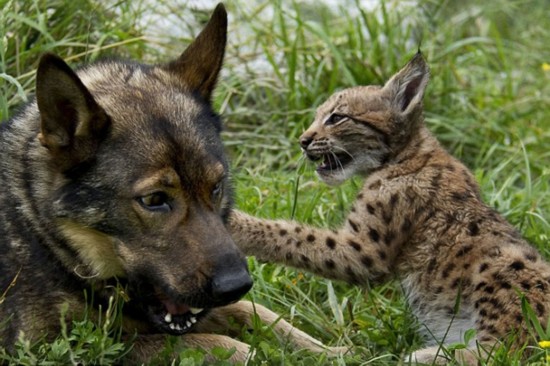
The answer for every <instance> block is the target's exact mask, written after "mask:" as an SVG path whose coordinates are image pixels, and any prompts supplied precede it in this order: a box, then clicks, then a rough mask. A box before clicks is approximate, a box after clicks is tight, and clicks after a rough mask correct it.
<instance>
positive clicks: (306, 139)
mask: <svg viewBox="0 0 550 366" xmlns="http://www.w3.org/2000/svg"><path fill="white" fill-rule="evenodd" d="M312 141H313V137H310V136H305V137H300V146H301V147H302V148H303V149H307V147H308V146H309V145H310V144H311V142H312Z"/></svg>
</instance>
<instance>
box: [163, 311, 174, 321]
mask: <svg viewBox="0 0 550 366" xmlns="http://www.w3.org/2000/svg"><path fill="white" fill-rule="evenodd" d="M164 321H165V322H166V323H172V314H170V313H166V316H165V317H164Z"/></svg>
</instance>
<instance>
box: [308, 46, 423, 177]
mask: <svg viewBox="0 0 550 366" xmlns="http://www.w3.org/2000/svg"><path fill="white" fill-rule="evenodd" d="M428 76H429V74H428V68H427V65H426V63H425V61H424V60H423V59H422V57H421V56H418V57H414V58H413V59H412V60H411V61H410V62H409V63H408V64H407V65H406V66H405V67H404V68H403V69H402V70H401V71H399V72H398V73H397V74H396V75H394V76H393V77H392V78H391V79H390V80H389V81H388V82H387V83H386V85H384V86H383V87H380V86H359V87H353V88H349V89H345V90H342V91H340V92H337V93H335V94H333V95H332V96H331V97H330V98H329V99H328V100H327V101H325V102H324V103H323V104H322V105H321V106H320V107H319V108H318V109H317V112H316V115H315V120H314V121H313V123H312V124H311V126H310V127H309V128H308V129H307V130H306V131H305V132H304V133H303V134H302V136H301V137H300V145H301V147H302V150H303V152H304V154H305V155H306V156H307V157H308V158H309V159H310V160H313V161H320V164H319V165H318V166H317V174H318V175H319V177H320V178H321V180H323V181H324V182H325V183H327V184H330V185H336V184H339V183H342V182H343V181H345V180H346V179H348V178H350V177H351V176H352V175H354V174H359V175H367V174H369V173H370V172H372V171H373V170H375V169H378V168H380V167H381V166H383V165H384V164H387V163H389V162H391V160H392V159H393V158H394V157H395V156H397V155H398V153H399V152H400V151H401V150H403V148H404V147H405V145H406V142H407V141H410V140H411V136H412V135H413V134H414V133H415V131H416V130H417V127H418V125H420V123H419V122H421V119H422V117H421V110H422V96H423V94H424V89H425V87H426V84H427V82H428Z"/></svg>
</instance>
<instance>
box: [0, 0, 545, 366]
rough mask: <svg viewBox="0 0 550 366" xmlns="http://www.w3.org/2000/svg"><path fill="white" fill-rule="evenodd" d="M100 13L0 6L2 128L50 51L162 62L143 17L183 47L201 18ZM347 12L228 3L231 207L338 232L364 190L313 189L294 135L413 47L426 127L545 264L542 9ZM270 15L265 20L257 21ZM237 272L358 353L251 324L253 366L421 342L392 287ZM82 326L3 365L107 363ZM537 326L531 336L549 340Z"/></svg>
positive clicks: (77, 58)
mask: <svg viewBox="0 0 550 366" xmlns="http://www.w3.org/2000/svg"><path fill="white" fill-rule="evenodd" d="M99 3H100V2H97V3H95V2H92V1H88V0H77V1H74V2H65V1H48V2H46V1H40V0H35V1H32V0H19V1H6V0H0V4H1V5H2V9H3V10H2V12H1V13H0V42H1V43H0V116H1V117H2V119H5V118H6V117H7V116H9V115H10V114H11V113H13V111H14V110H15V109H16V108H17V106H18V105H20V104H21V103H22V102H23V101H24V100H25V98H24V95H27V94H28V93H31V92H32V91H33V82H34V73H33V70H34V68H35V67H36V62H37V59H38V57H39V55H40V54H41V53H42V52H44V51H54V52H56V53H58V54H60V55H62V56H63V57H65V58H66V59H68V60H70V61H72V62H74V63H75V64H78V63H82V62H85V61H90V60H94V59H96V58H97V57H100V56H107V55H111V54H117V55H123V56H127V57H132V58H138V59H143V60H146V61H158V60H166V59H168V58H169V57H172V56H175V55H176V54H177V53H179V52H181V50H183V48H184V47H185V44H187V42H188V39H189V38H188V37H186V39H183V40H182V39H175V38H174V37H168V36H167V37H161V38H155V41H152V40H151V39H146V38H145V37H143V34H144V31H145V29H143V26H142V25H141V24H143V23H141V22H139V21H138V20H139V19H140V18H141V17H143V11H144V10H146V11H149V12H156V13H162V12H166V13H169V14H181V18H182V19H181V22H179V26H180V27H181V29H182V30H183V31H184V32H185V33H186V34H188V36H189V37H191V36H193V35H195V34H196V32H197V31H198V29H200V24H201V23H202V22H203V21H204V20H205V19H206V17H207V16H208V13H205V12H202V11H193V10H192V9H189V8H187V7H186V6H185V5H176V4H173V3H171V2H170V1H169V0H162V1H160V2H159V3H156V4H155V7H154V8H151V9H146V6H145V4H142V3H138V4H137V5H136V4H135V3H134V5H132V6H130V5H129V4H130V2H126V1H121V2H118V3H116V6H115V7H112V8H109V7H107V6H105V5H98V4H99ZM174 3H175V2H174ZM359 3H360V2H359V1H356V2H353V1H349V2H346V4H348V5H347V6H345V7H344V6H341V7H338V8H336V9H329V8H328V7H325V6H322V5H319V4H317V3H316V2H315V3H313V2H312V3H302V2H298V1H290V0H289V1H274V2H268V1H256V2H245V1H244V0H237V1H228V2H227V4H226V5H227V8H228V11H229V13H230V14H231V17H232V18H231V20H232V21H231V23H230V32H229V47H228V50H227V57H226V62H225V71H224V74H223V78H222V80H221V81H220V84H219V88H218V91H217V93H216V98H215V103H216V106H217V108H218V109H219V110H220V112H221V113H222V115H223V116H224V119H225V124H226V131H225V132H224V139H225V142H226V145H227V147H228V152H229V153H230V155H231V157H232V160H233V163H234V173H233V180H234V183H235V186H236V201H237V202H236V204H237V206H238V207H239V208H240V209H242V210H245V211H247V212H249V213H252V214H255V215H258V216H261V217H267V218H295V219H297V220H300V221H303V222H307V223H310V224H313V225H318V226H330V227H336V226H338V225H339V223H340V222H341V220H342V218H343V217H344V216H345V214H346V210H347V208H348V207H349V206H350V203H351V202H352V200H353V199H354V195H355V192H356V191H357V189H358V188H359V187H360V186H361V181H360V180H359V179H355V180H352V181H350V182H347V183H346V184H343V185H342V186H340V187H337V188H329V187H326V186H324V185H323V184H322V183H320V182H318V180H317V179H316V177H315V176H314V174H313V169H312V167H311V166H310V165H309V164H307V163H305V162H304V160H303V158H301V155H300V149H299V146H298V144H297V143H296V141H297V138H298V136H299V135H300V133H301V132H302V131H303V130H304V129H305V128H306V127H307V126H308V124H309V123H310V121H312V119H313V112H314V110H315V106H316V105H318V104H319V103H320V102H322V101H323V100H324V99H325V98H326V97H327V96H328V95H330V94H331V93H333V92H334V91H335V90H337V89H340V88H344V87H348V86H351V85H357V84H372V83H375V84H381V83H383V82H384V81H385V80H386V79H387V78H388V77H389V76H390V75H391V74H392V73H394V72H395V71H396V70H398V69H399V68H400V67H401V66H402V65H403V64H405V63H406V62H407V60H408V59H409V58H410V57H411V56H412V55H413V54H414V53H415V52H416V50H417V48H418V47H419V46H420V47H421V49H422V51H423V53H424V54H425V56H426V58H427V60H428V62H429V64H430V67H431V75H432V76H431V81H430V84H429V86H428V90H427V94H426V101H425V107H426V121H427V124H428V126H429V127H430V129H431V130H432V131H433V132H434V133H435V134H436V135H437V136H438V137H439V139H440V140H441V141H442V143H443V144H444V145H445V146H446V147H447V148H448V149H449V151H451V152H452V153H453V154H454V155H455V156H457V157H459V158H460V159H462V160H463V161H464V162H465V163H466V164H467V165H468V166H469V167H470V168H471V169H472V170H473V171H474V172H475V175H476V177H477V179H478V181H479V183H480V185H481V187H482V192H483V196H484V198H485V199H486V201H487V202H488V203H490V204H491V205H493V206H494V207H495V208H496V209H497V210H498V211H499V212H501V213H502V214H503V215H504V216H505V217H506V218H507V219H508V220H509V221H510V222H511V223H512V224H514V225H515V226H516V227H518V228H519V229H520V230H521V232H522V233H523V234H524V236H525V237H526V238H528V239H529V240H530V241H531V242H532V243H533V244H534V245H535V246H537V247H538V248H539V249H540V250H541V251H542V253H543V254H544V255H545V256H546V257H547V258H550V248H549V247H548V243H549V235H550V234H549V233H550V194H549V192H550V71H548V70H545V67H544V66H543V65H544V64H545V63H550V48H549V47H548V44H550V20H549V18H548V12H547V3H546V2H545V1H544V0H525V1H523V0H517V1H514V0H495V1H491V2H483V5H482V4H481V3H482V2H477V1H468V0H465V1H460V2H455V1H450V0H448V1H436V0H433V1H431V0H420V1H418V4H417V5H416V6H414V7H412V6H407V5H401V6H400V7H396V4H397V3H398V2H397V1H386V2H385V3H381V4H380V5H379V6H377V8H376V9H375V10H373V11H370V10H365V9H363V10H361V9H360V8H359ZM478 3H479V4H478ZM312 4H315V5H312ZM48 9H49V10H48ZM268 12H269V13H270V14H273V16H262V14H266V13H268ZM176 24H178V23H177V22H176ZM244 30H246V31H244ZM258 59H260V60H263V62H262V63H261V67H260V66H259V65H260V64H259V63H258V61H257V60H258ZM250 268H251V270H252V273H253V275H254V278H255V286H254V289H253V290H252V292H251V293H250V294H249V295H248V298H250V299H253V300H255V301H257V302H258V303H262V304H264V305H267V306H268V307H270V308H272V309H274V310H276V311H277V312H279V313H281V314H283V316H284V317H285V318H286V319H289V320H290V321H292V323H293V324H295V325H297V326H298V327H300V328H302V329H304V330H306V331H307V332H309V333H311V334H312V335H314V336H315V337H318V338H320V339H322V340H323V341H324V342H326V343H327V344H331V345H344V344H350V343H353V344H355V345H357V346H358V347H357V349H356V354H355V355H353V356H345V357H341V358H337V359H335V360H327V359H326V358H324V356H316V355H311V354H308V353H307V352H304V351H292V350H290V349H288V348H287V347H285V346H284V345H281V344H280V343H279V342H278V341H276V340H275V338H274V336H273V335H272V334H271V333H270V330H269V328H265V327H257V328H258V329H256V333H255V334H254V335H250V334H243V338H244V339H245V340H246V341H247V342H249V343H251V344H253V346H254V347H255V348H256V351H257V357H256V359H255V360H254V361H253V362H252V364H258V365H260V364H303V365H306V364H311V363H313V362H316V363H317V364H325V363H332V364H338V365H344V364H354V365H355V364H357V365H363V364H368V365H394V364H399V363H400V361H399V360H400V358H401V357H402V356H403V355H405V354H407V353H408V352H409V351H410V350H412V349H415V348H418V347H420V346H421V344H422V340H421V338H420V337H419V336H418V334H417V332H416V329H417V328H418V327H419V326H420V325H419V324H417V323H416V322H415V319H414V318H413V317H412V316H411V315H410V313H409V312H408V311H407V308H406V305H405V302H404V299H403V297H402V296H401V291H400V288H399V286H398V285H397V284H396V283H390V284H387V285H384V286H381V287H379V288H375V289H372V290H371V291H369V292H368V293H367V292H364V291H362V290H360V289H358V288H355V287H353V286H349V285H346V284H343V283H337V282H330V281H327V280H324V279H321V278H318V277H314V276H311V275H309V274H307V273H301V272H299V271H295V270H293V269H288V268H283V267H279V266H274V265H268V264H259V263H257V262H256V261H255V260H254V259H250ZM0 290H2V289H0ZM0 306H1V305H0ZM526 316H528V312H527V314H526ZM1 321H2V320H0V322H1ZM86 327H88V325H87V324H83V325H82V324H81V325H78V326H77V327H76V329H77V331H79V330H80V331H81V333H82V332H88V333H83V334H88V337H87V338H86V339H87V340H88V341H89V342H88V343H86V342H79V340H78V337H77V336H74V335H73V334H72V333H70V334H68V335H67V334H65V335H63V336H62V337H61V338H60V340H59V342H58V343H57V344H49V345H48V344H43V343H42V344H39V345H34V346H31V345H24V344H23V345H21V347H20V353H19V354H17V355H16V356H15V358H13V359H11V361H12V362H14V363H24V362H23V361H25V362H27V364H30V363H33V362H31V361H32V360H35V361H36V360H48V361H52V360H55V358H52V357H53V356H52V354H56V355H59V354H60V353H62V351H63V350H64V351H66V352H69V354H82V350H83V349H84V350H86V349H97V347H99V349H100V350H101V349H103V350H104V351H105V352H107V353H106V354H107V355H106V356H105V355H104V354H102V353H101V352H96V353H93V354H94V355H98V356H97V357H98V358H96V359H95V363H99V362H100V360H103V361H104V362H107V361H108V360H111V361H114V360H117V359H118V357H121V356H122V355H123V353H124V351H125V350H123V349H118V348H116V345H117V344H118V343H117V342H116V334H115V333H113V334H111V335H112V336H113V337H114V341H113V342H114V343H113V344H111V343H108V342H107V343H105V342H106V341H105V340H104V334H105V332H104V330H102V329H103V328H102V325H101V324H100V325H98V327H96V328H95V329H88V328H86ZM534 328H536V327H534ZM535 331H536V329H535ZM539 331H540V332H542V334H538V335H536V336H534V338H537V340H539V339H542V338H545V337H547V336H549V335H548V334H546V333H545V332H544V330H542V329H539ZM73 332H74V331H73ZM540 332H539V333H540ZM90 334H91V335H90ZM109 334H110V333H109ZM102 345H103V346H102ZM67 347H68V349H69V350H67ZM102 347H103V348H102ZM113 347H114V348H113ZM456 347H460V345H456ZM54 349H55V350H57V351H54ZM59 349H61V351H60V350H59ZM52 352H53V353H52ZM55 352H57V353H55ZM79 352H80V353H79ZM109 352H110V353H109ZM1 354H2V353H1V352H0V355H1ZM66 354H67V353H63V355H65V356H66ZM32 355H34V356H35V358H34V359H32ZM519 356H520V354H519V353H515V354H509V353H508V349H507V348H506V347H503V348H502V349H500V350H498V351H497V359H498V362H497V364H499V365H500V364H502V365H513V364H519V361H517V359H518V357H519ZM99 357H104V358H103V359H101V358H99ZM183 357H184V359H185V360H187V361H186V362H187V364H193V363H191V361H192V362H194V364H201V362H202V358H201V355H200V354H199V353H197V352H190V353H189V352H188V353H186V354H184V355H183ZM224 357H225V355H220V358H221V359H222V360H223V359H224ZM26 360H27V361H26ZM28 360H31V361H28ZM515 360H516V361H515ZM541 360H542V358H541V356H540V353H536V354H535V356H534V357H533V358H531V361H530V363H532V364H533V365H535V364H544V362H543V361H541ZM85 361H86V362H88V363H90V362H91V363H94V361H90V360H89V359H86V360H85ZM539 361H540V363H537V362H539ZM52 362H53V361H52ZM220 363H221V364H223V363H224V361H220Z"/></svg>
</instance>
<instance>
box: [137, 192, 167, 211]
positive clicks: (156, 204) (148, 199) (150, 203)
mask: <svg viewBox="0 0 550 366" xmlns="http://www.w3.org/2000/svg"><path fill="white" fill-rule="evenodd" d="M138 201H139V203H140V204H141V205H142V206H143V207H144V208H146V209H147V210H149V211H158V212H168V211H170V210H171V209H172V207H171V206H170V197H168V195H167V194H166V193H164V192H155V193H151V194H148V195H147V196H142V197H139V198H138Z"/></svg>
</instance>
